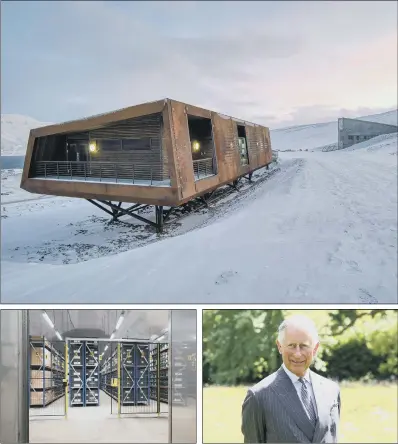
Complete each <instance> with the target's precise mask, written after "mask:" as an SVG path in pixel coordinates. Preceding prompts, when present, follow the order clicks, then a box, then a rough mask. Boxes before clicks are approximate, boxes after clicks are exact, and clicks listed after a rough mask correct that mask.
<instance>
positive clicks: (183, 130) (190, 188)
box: [169, 100, 195, 198]
mask: <svg viewBox="0 0 398 444" xmlns="http://www.w3.org/2000/svg"><path fill="white" fill-rule="evenodd" d="M169 106H170V115H171V119H170V125H171V135H172V139H173V142H174V143H173V145H174V154H175V158H174V161H175V164H176V172H177V181H178V187H179V189H180V195H181V197H182V198H185V197H188V196H192V195H193V194H195V185H194V173H193V164H192V154H191V142H190V138H189V130H188V121H187V115H186V112H185V104H184V103H181V102H175V101H174V100H171V101H170V104H169Z"/></svg>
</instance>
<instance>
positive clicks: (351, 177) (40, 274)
mask: <svg viewBox="0 0 398 444" xmlns="http://www.w3.org/2000/svg"><path fill="white" fill-rule="evenodd" d="M394 140H395V142H393V143H395V149H394V145H393V144H392V145H388V144H387V145H386V144H385V145H384V146H383V147H379V149H377V150H373V149H372V147H371V145H369V141H368V142H366V143H368V146H367V148H365V149H356V150H354V149H352V150H344V151H337V152H329V153H322V152H308V153H307V152H298V153H297V152H294V153H280V165H279V167H278V168H275V169H274V170H273V171H270V172H266V171H265V172H263V173H262V174H261V175H260V174H259V175H258V176H257V178H256V183H255V185H254V186H252V187H250V186H249V185H248V184H247V185H245V187H244V188H245V189H244V190H243V191H242V192H241V193H238V192H236V191H233V192H229V194H228V195H227V196H225V197H224V198H223V199H222V200H221V201H219V202H218V203H217V204H216V205H214V206H213V207H212V208H210V209H209V210H201V211H199V212H198V213H194V214H192V215H190V216H187V217H183V218H178V219H174V220H173V221H172V222H171V224H170V225H168V226H167V229H166V232H165V234H163V235H160V236H159V235H156V234H155V233H153V231H152V229H150V228H149V227H147V226H145V225H142V224H140V222H138V221H134V222H133V223H134V228H132V227H131V225H128V224H124V223H116V224H110V223H109V218H108V216H107V215H105V214H104V213H102V212H101V211H100V210H98V209H97V208H95V207H93V206H91V205H90V204H89V203H88V202H85V201H83V200H75V199H68V198H42V199H40V200H31V201H29V202H16V203H10V202H13V201H15V200H20V199H19V195H15V196H12V195H11V197H10V195H7V196H2V210H3V211H2V270H1V273H2V276H1V277H2V279H1V282H2V298H3V301H4V302H21V303H22V302H43V303H44V302H47V303H50V302H51V303H53V302H55V303H56V302H59V303H61V302H62V303H66V302H70V303H83V302H99V303H101V302H103V303H109V302H126V303H162V302H164V303H165V302H168V303H192V302H197V303H249V302H252V303H276V302H278V303H287V302H290V303H301V302H302V303H387V302H389V303H395V302H397V156H396V155H392V154H393V153H394V152H395V153H396V151H397V147H396V137H395V139H394ZM307 147H308V149H312V148H315V146H314V145H311V144H310V143H309V144H308V145H307ZM14 176H15V174H14ZM14 176H12V177H14ZM7 180H9V178H7V179H6V181H7ZM2 181H3V178H2ZM16 183H17V181H16ZM11 188H12V187H11ZM26 194H28V193H26ZM3 197H4V198H5V199H8V202H6V201H5V200H3ZM25 197H26V196H25ZM29 197H32V195H29ZM4 209H5V210H4Z"/></svg>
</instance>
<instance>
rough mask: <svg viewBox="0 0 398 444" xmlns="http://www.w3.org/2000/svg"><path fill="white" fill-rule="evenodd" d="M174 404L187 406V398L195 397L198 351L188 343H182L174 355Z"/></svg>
mask: <svg viewBox="0 0 398 444" xmlns="http://www.w3.org/2000/svg"><path fill="white" fill-rule="evenodd" d="M172 361H173V362H172V364H173V365H172V369H173V372H172V403H173V404H181V405H186V404H187V397H188V396H194V393H191V392H192V386H194V384H193V383H192V378H194V379H195V378H196V351H195V349H194V348H192V345H190V344H188V343H180V344H178V345H176V346H175V347H174V348H173V354H172Z"/></svg>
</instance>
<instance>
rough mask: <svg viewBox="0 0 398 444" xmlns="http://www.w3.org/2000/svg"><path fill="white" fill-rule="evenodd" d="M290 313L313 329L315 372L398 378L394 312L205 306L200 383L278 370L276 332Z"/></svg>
mask: <svg viewBox="0 0 398 444" xmlns="http://www.w3.org/2000/svg"><path fill="white" fill-rule="evenodd" d="M292 314H305V315H306V316H308V317H310V318H312V319H313V321H314V322H315V323H316V325H317V327H318V332H319V335H320V339H321V347H320V349H319V352H318V356H317V358H316V360H315V362H314V367H315V368H314V369H315V371H317V372H318V373H320V374H323V375H327V376H328V377H330V378H334V379H337V380H351V381H353V380H361V381H369V380H394V379H396V378H397V377H398V332H397V320H398V311H397V310H381V309H375V310H205V311H204V312H203V379H204V383H207V384H220V385H224V384H225V385H237V384H245V383H254V382H256V381H259V380H260V379H262V378H264V377H265V376H267V375H269V374H270V373H272V372H274V371H275V370H277V369H278V367H279V366H280V365H281V363H282V362H281V358H280V356H279V353H278V350H277V348H276V344H275V341H276V336H277V335H276V332H277V329H278V326H279V324H280V323H281V322H282V321H283V319H284V318H285V317H287V316H290V315H292Z"/></svg>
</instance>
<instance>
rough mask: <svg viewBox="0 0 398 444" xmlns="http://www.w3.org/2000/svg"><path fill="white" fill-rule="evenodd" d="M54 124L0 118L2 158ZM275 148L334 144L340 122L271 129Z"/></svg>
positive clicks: (381, 117)
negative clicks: (32, 134)
mask: <svg viewBox="0 0 398 444" xmlns="http://www.w3.org/2000/svg"><path fill="white" fill-rule="evenodd" d="M358 119H362V120H369V121H372V122H378V123H386V124H389V125H398V112H397V110H392V111H387V112H384V113H380V114H373V115H369V116H364V117H358ZM51 124H52V123H51V122H40V121H39V120H36V119H33V118H32V117H29V116H23V115H20V114H2V115H1V155H2V156H24V155H25V152H26V145H27V142H28V137H29V131H30V130H31V129H32V128H39V127H42V126H46V125H51ZM271 141H272V147H273V148H274V149H276V150H281V151H284V150H287V149H289V150H294V151H296V150H300V149H302V150H304V149H315V148H318V147H321V146H326V145H332V144H334V143H336V142H337V120H335V121H332V122H326V123H314V124H308V125H297V126H290V127H286V128H280V129H275V130H271Z"/></svg>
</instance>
